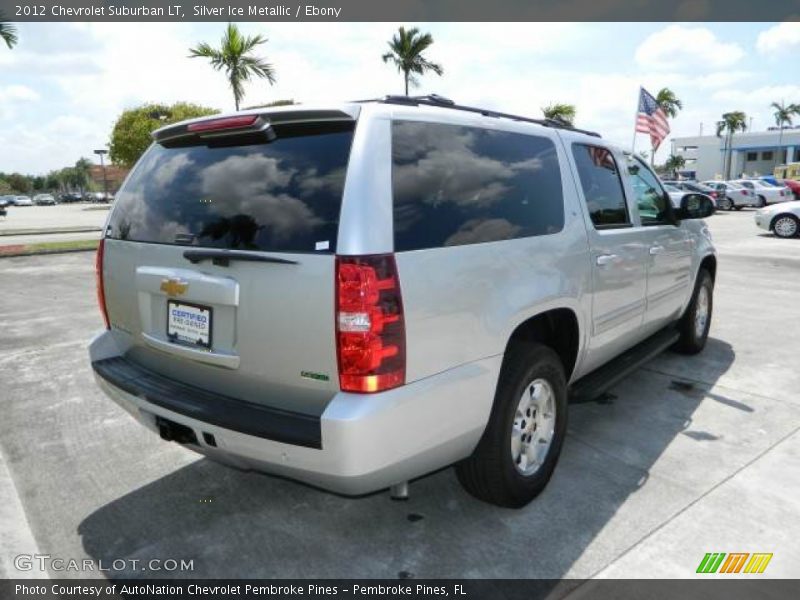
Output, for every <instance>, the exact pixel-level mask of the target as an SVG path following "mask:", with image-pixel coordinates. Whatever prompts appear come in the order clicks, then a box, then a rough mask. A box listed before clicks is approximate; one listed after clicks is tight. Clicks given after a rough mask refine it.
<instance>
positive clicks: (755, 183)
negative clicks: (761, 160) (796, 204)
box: [735, 179, 793, 208]
mask: <svg viewBox="0 0 800 600" xmlns="http://www.w3.org/2000/svg"><path fill="white" fill-rule="evenodd" d="M735 183H738V184H739V185H741V186H743V187H746V188H747V189H748V190H750V191H751V192H752V193H753V195H754V196H755V198H756V200H757V206H758V207H759V208H763V207H765V206H766V205H767V204H777V203H778V202H788V201H789V200H793V198H792V193H791V192H790V191H789V188H786V187H784V186H778V185H773V184H771V183H769V182H767V181H763V180H761V179H737V180H736V181H735Z"/></svg>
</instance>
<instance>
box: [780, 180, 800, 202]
mask: <svg viewBox="0 0 800 600" xmlns="http://www.w3.org/2000/svg"><path fill="white" fill-rule="evenodd" d="M778 183H779V184H780V185H785V186H786V187H787V188H789V189H790V190H792V193H794V197H795V199H796V200H800V181H797V180H796V179H779V180H778Z"/></svg>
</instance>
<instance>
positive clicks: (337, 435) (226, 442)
mask: <svg viewBox="0 0 800 600" xmlns="http://www.w3.org/2000/svg"><path fill="white" fill-rule="evenodd" d="M90 356H91V359H92V363H93V366H94V367H95V378H96V380H97V383H98V385H99V386H100V387H101V388H102V389H103V391H104V392H105V393H106V394H107V395H108V396H109V397H111V398H112V399H113V400H114V401H115V402H117V403H118V404H119V405H120V406H122V407H123V408H124V409H125V410H127V411H128V412H129V413H130V414H131V415H133V416H134V417H135V418H136V419H137V420H139V421H140V422H141V423H142V424H144V425H145V426H147V427H148V428H149V429H151V430H152V431H154V432H158V427H157V425H156V419H157V417H162V418H164V419H168V420H170V421H173V422H175V423H178V424H180V425H184V426H186V427H189V428H190V429H192V430H193V431H194V433H195V435H196V437H197V440H198V442H197V445H191V446H188V447H190V448H192V449H193V450H196V451H198V452H201V453H203V454H205V455H207V456H208V457H209V458H212V459H214V460H217V461H220V462H224V463H228V464H230V465H232V466H235V467H238V468H243V469H253V470H258V471H263V472H267V473H272V474H277V475H282V476H286V477H290V478H292V479H297V480H299V481H303V482H305V483H309V484H311V485H315V486H318V487H322V488H325V489H328V490H331V491H334V492H338V493H342V494H349V495H358V494H365V493H369V492H373V491H376V490H380V489H383V488H386V487H388V486H390V485H393V484H395V483H399V482H402V481H407V480H409V479H413V478H415V477H418V476H421V475H424V474H426V473H429V472H431V471H434V470H436V469H438V468H441V467H444V466H447V465H449V464H452V463H453V462H456V461H458V460H460V459H462V458H464V457H466V456H468V455H469V454H470V453H471V452H472V450H473V449H474V447H475V445H476V444H477V443H478V440H479V439H480V436H481V435H482V433H483V429H484V427H485V425H486V422H487V421H488V418H489V413H490V411H491V406H492V401H493V397H494V390H495V386H496V383H497V376H498V373H499V370H500V363H501V361H502V356H495V357H491V358H488V359H484V360H480V361H476V362H473V363H468V364H466V365H461V366H459V367H456V368H453V369H450V370H448V371H445V372H443V373H439V374H437V375H434V376H431V377H428V378H425V379H422V380H419V381H416V382H413V383H410V384H408V385H405V386H402V387H400V388H396V389H394V390H390V391H388V392H383V393H379V394H349V393H343V392H339V393H337V394H336V395H335V396H334V398H333V399H332V400H331V401H330V403H329V404H328V406H327V407H326V408H325V410H324V412H323V413H322V415H320V416H319V417H314V416H308V415H301V414H299V413H286V411H274V410H272V409H269V408H266V407H262V406H261V405H252V404H251V403H242V405H237V406H234V407H233V409H232V410H230V411H227V413H228V414H226V411H224V410H219V409H220V408H221V407H216V409H214V410H210V412H209V411H206V412H204V411H203V409H208V405H209V403H213V402H215V401H216V402H220V398H221V397H217V398H216V399H213V398H212V399H210V398H209V396H211V395H210V394H207V392H204V391H203V390H199V389H197V388H190V387H188V386H184V385H182V384H179V383H175V387H174V388H170V386H166V387H164V386H163V385H160V386H157V385H155V383H158V382H150V383H151V384H152V385H141V386H140V385H137V378H136V377H127V378H126V379H124V380H120V379H117V378H115V377H114V376H113V374H111V375H110V374H109V369H107V368H106V369H104V368H103V367H102V365H105V366H106V367H108V366H109V365H113V364H116V365H117V366H124V363H125V362H126V361H125V360H124V358H123V356H124V349H123V348H120V347H119V346H118V344H117V340H115V336H114V332H113V331H107V332H103V333H101V334H100V335H99V336H97V337H96V338H95V339H94V340H93V341H92V344H91V345H90ZM115 360H116V363H115ZM132 366H133V367H134V368H135V365H132ZM98 367H99V368H98ZM129 374H130V373H129ZM157 377H159V378H160V379H161V380H162V381H161V382H160V383H161V384H163V383H164V378H163V377H160V376H157ZM173 383H174V382H173ZM154 387H155V388H160V392H158V390H157V391H156V392H154V391H153V388H154ZM171 390H176V392H175V393H174V397H172V398H169V395H170V394H173V392H172V391H171ZM225 401H226V402H232V403H237V402H240V401H237V400H234V399H231V398H226V399H225ZM242 410H244V411H245V412H244V413H243V414H244V416H242V414H239V416H238V417H231V414H230V413H237V411H239V412H241V411H242ZM240 417H241V418H240ZM225 419H227V421H226V420H225ZM281 419H283V421H281ZM298 425H300V428H299V429H298V428H297V426H298ZM248 427H249V429H248ZM242 429H244V431H242ZM315 431H316V432H318V438H316V439H317V441H316V442H315V438H314V435H315ZM204 433H208V434H211V435H212V436H213V437H214V441H215V442H216V447H213V446H210V445H208V443H207V441H206V439H204V436H203V434H204ZM287 440H290V441H291V443H290V442H289V441H287ZM300 444H302V445H300Z"/></svg>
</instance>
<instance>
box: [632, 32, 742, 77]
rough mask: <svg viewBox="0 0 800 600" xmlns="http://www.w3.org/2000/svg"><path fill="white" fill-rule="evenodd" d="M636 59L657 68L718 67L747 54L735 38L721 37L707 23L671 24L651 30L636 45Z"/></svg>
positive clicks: (725, 65)
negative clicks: (691, 25) (718, 37)
mask: <svg viewBox="0 0 800 600" xmlns="http://www.w3.org/2000/svg"><path fill="white" fill-rule="evenodd" d="M634 56H635V59H636V62H637V63H638V64H639V65H640V66H642V67H645V68H649V69H657V70H663V71H668V70H673V71H674V70H676V67H680V69H681V70H689V69H691V70H693V71H696V70H698V69H703V70H706V69H708V70H715V69H721V68H724V67H729V66H732V65H734V64H736V63H737V62H739V60H740V59H741V58H742V57H743V56H744V51H743V50H742V48H741V47H739V45H737V44H735V43H733V42H724V41H721V40H719V39H717V36H716V35H714V33H713V32H712V31H711V30H710V29H707V28H705V27H684V26H683V25H670V26H669V27H666V28H664V29H662V30H661V31H657V32H656V33H653V34H651V35H650V36H649V37H648V38H647V39H645V40H644V42H642V43H641V44H640V45H639V47H638V48H637V49H636V53H635V55H634Z"/></svg>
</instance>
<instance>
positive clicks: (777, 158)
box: [772, 123, 783, 173]
mask: <svg viewBox="0 0 800 600" xmlns="http://www.w3.org/2000/svg"><path fill="white" fill-rule="evenodd" d="M782 149H783V123H781V131H780V133H779V134H778V151H777V152H775V163H774V164H773V165H772V172H773V173H774V172H775V167H777V166H778V163H779V162H780V153H781V150H782Z"/></svg>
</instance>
